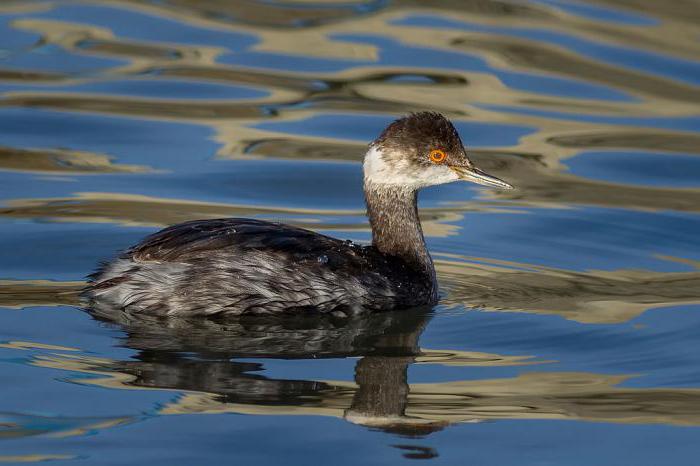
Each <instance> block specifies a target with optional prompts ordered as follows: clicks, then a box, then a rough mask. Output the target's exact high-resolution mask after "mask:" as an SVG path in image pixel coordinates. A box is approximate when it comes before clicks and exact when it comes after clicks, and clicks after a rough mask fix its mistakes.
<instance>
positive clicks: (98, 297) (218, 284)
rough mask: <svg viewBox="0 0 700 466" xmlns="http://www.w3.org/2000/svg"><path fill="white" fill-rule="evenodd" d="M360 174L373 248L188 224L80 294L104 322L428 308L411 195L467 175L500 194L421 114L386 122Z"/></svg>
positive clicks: (162, 235)
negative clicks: (122, 317) (132, 317)
mask: <svg viewBox="0 0 700 466" xmlns="http://www.w3.org/2000/svg"><path fill="white" fill-rule="evenodd" d="M364 172H365V173H364V174H365V184H364V191H365V200H366V203H367V212H368V215H369V219H370V224H371V226H372V237H373V240H372V245H371V246H360V245H356V244H353V243H351V242H349V241H343V240H339V239H335V238H331V237H329V236H325V235H321V234H319V233H315V232H312V231H309V230H304V229H301V228H295V227H292V226H288V225H284V224H280V223H270V222H265V221H261V220H252V219H239V218H230V219H216V220H196V221H191V222H186V223H182V224H179V225H174V226H171V227H169V228H166V229H164V230H161V231H159V232H157V233H155V234H153V235H151V236H149V237H147V238H146V239H145V240H144V241H142V242H141V243H139V244H137V245H135V246H133V247H132V248H130V249H128V250H127V251H125V252H124V253H123V254H122V255H120V256H119V257H118V258H117V259H115V260H114V261H112V262H110V263H108V264H105V265H104V266H103V267H102V268H101V269H100V270H98V271H97V272H95V273H94V274H93V275H92V276H91V277H90V283H89V285H88V287H87V288H86V290H85V293H84V296H86V297H87V299H89V301H90V307H91V309H93V311H94V312H96V313H98V314H101V315H106V316H108V315H109V314H110V313H113V312H126V313H143V314H149V315H163V316H173V315H176V316H196V315H202V316H212V315H244V314H278V313H293V314H301V313H309V312H318V313H332V314H343V315H348V314H356V313H358V312H366V311H369V312H372V311H384V310H390V309H401V308H409V307H415V306H422V305H432V304H434V303H435V302H436V301H437V296H438V295H437V280H436V277H435V269H434V267H433V262H432V259H431V258H430V254H429V253H428V250H427V248H426V245H425V241H424V238H423V232H422V229H421V225H420V221H419V219H418V210H417V192H418V190H419V189H420V188H422V187H425V186H429V185H431V184H440V183H446V182H450V181H455V180H457V179H460V178H461V179H465V177H466V178H469V179H471V180H472V181H477V182H480V183H482V184H490V185H493V186H498V187H503V188H505V187H508V185H507V184H506V183H504V182H502V181H500V180H498V179H496V178H493V177H490V176H488V175H486V174H484V173H483V172H481V171H479V170H478V169H476V168H475V167H473V165H472V164H471V162H470V161H469V159H467V158H466V154H465V153H464V149H463V146H462V143H461V140H460V139H459V136H458V135H457V132H456V130H455V129H454V127H453V126H452V124H451V123H450V122H449V121H448V120H447V119H445V118H444V117H442V116H441V115H438V114H435V113H428V112H424V113H419V114H414V115H411V116H409V117H407V118H403V119H401V120H397V121H396V122H394V123H392V124H391V125H390V126H389V127H388V128H387V129H386V130H385V131H384V132H383V133H382V135H381V136H380V137H379V138H377V140H375V141H374V142H373V143H372V144H371V145H370V149H369V150H368V152H367V155H366V156H365V163H364Z"/></svg>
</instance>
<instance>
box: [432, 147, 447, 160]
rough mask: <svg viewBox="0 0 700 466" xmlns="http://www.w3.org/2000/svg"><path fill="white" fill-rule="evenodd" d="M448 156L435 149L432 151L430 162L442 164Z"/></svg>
mask: <svg viewBox="0 0 700 466" xmlns="http://www.w3.org/2000/svg"><path fill="white" fill-rule="evenodd" d="M446 157H447V155H445V153H444V152H443V151H441V150H440V149H433V150H431V151H430V160H432V161H433V162H434V163H442V162H444V161H445V158H446Z"/></svg>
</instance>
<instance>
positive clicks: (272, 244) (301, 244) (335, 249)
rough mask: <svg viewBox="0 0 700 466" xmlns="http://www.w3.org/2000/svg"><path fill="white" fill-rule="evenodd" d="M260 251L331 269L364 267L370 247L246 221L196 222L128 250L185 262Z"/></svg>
mask: <svg viewBox="0 0 700 466" xmlns="http://www.w3.org/2000/svg"><path fill="white" fill-rule="evenodd" d="M227 249H234V250H237V251H244V250H254V249H260V250H264V251H266V252H276V253H284V254H287V255H290V256H292V257H294V258H296V259H299V260H304V259H313V260H318V261H320V262H324V263H327V264H328V265H329V266H339V265H343V266H346V267H347V266H351V265H354V266H356V267H358V266H359V267H362V265H363V264H362V262H364V261H365V260H366V259H367V257H366V256H367V254H368V251H365V250H366V249H368V248H361V247H358V246H356V245H353V244H352V243H350V242H347V241H341V240H338V239H335V238H331V237H329V236H325V235H321V234H319V233H315V232H313V231H309V230H304V229H302V228H296V227H292V226H289V225H284V224H281V223H271V222H265V221H262V220H253V219H247V218H226V219H215V220H195V221H191V222H185V223H181V224H178V225H174V226H171V227H168V228H165V229H163V230H161V231H159V232H157V233H154V234H152V235H151V236H148V237H147V238H145V239H144V240H143V241H142V242H141V243H139V244H137V245H136V246H134V247H132V248H131V249H129V250H127V251H126V252H125V254H124V257H125V258H132V259H133V260H136V261H186V260H188V259H193V258H198V257H201V256H203V255H206V253H207V252H216V251H221V250H227Z"/></svg>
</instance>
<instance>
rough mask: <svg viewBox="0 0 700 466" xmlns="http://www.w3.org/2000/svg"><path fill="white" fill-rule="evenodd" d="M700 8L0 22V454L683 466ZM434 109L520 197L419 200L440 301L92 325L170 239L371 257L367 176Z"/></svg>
mask: <svg viewBox="0 0 700 466" xmlns="http://www.w3.org/2000/svg"><path fill="white" fill-rule="evenodd" d="M699 38H700V3H698V2H697V1H692V0H684V1H668V2H661V1H657V2H643V1H640V0H595V1H591V2H587V3H584V2H574V1H569V0H537V1H530V2H525V1H518V2H516V1H513V2H510V1H501V0H460V1H456V0H455V1H413V0H397V1H393V2H390V1H383V0H377V1H353V0H347V1H329V2H326V3H321V2H314V1H306V0H298V1H282V0H274V1H273V0H269V1H262V0H261V1H253V0H244V1H235V2H232V1H224V0H201V1H195V0H159V1H156V0H112V1H107V0H105V1H98V0H93V1H88V0H86V1H69V0H66V1H61V0H55V1H50V2H49V1H40V0H38V1H31V0H25V1H12V0H5V1H3V2H2V3H0V93H1V96H0V306H1V307H0V462H7V463H13V462H33V461H42V460H55V461H57V462H59V463H61V464H73V463H75V464H86V463H87V464H119V465H122V464H163V465H192V464H223V463H226V464H280V463H284V464H300V465H308V464H338V465H340V464H343V465H345V464H348V465H350V464H352V465H355V464H399V463H406V462H411V461H413V460H416V459H429V460H431V461H432V462H433V463H434V464H438V463H439V464H445V465H456V464H474V465H511V464H518V465H520V464H528V465H529V464H533V465H534V464H537V465H550V464H551V465H562V464H566V465H632V464H634V465H661V464H663V465H670V464H673V465H695V464H698V463H697V461H698V460H697V458H698V455H699V454H700V446H699V443H698V439H700V340H699V337H698V336H699V335H700V248H699V245H700V240H699V238H700V216H699V215H698V214H699V212H700V110H699V109H700V107H699V106H698V104H699V103H700V41H699V40H698V39H699ZM425 108H430V109H434V110H438V111H441V112H444V113H445V114H448V115H449V116H450V117H451V118H452V119H454V121H455V123H456V125H457V126H458V128H459V130H460V131H461V133H462V136H463V138H464V139H465V142H466V143H467V145H468V148H469V149H470V150H471V153H472V154H473V158H474V159H475V160H476V161H477V162H478V163H479V164H480V165H482V166H483V167H484V168H485V169H487V170H488V171H490V172H492V173H494V174H495V175H497V176H499V177H502V178H504V179H506V180H508V181H510V182H512V183H513V184H515V185H516V186H517V187H518V189H517V190H515V191H512V192H500V191H492V190H489V189H483V188H478V187H475V186H469V185H466V184H452V185H448V186H441V187H437V188H433V189H429V190H427V191H425V192H424V193H423V194H422V197H421V206H422V216H423V223H424V229H425V232H426V234H427V240H428V243H429V246H430V248H431V251H432V253H433V255H434V257H435V259H436V263H437V267H438V274H439V280H440V283H441V294H442V300H441V304H440V305H439V306H437V307H436V308H435V309H432V310H423V311H421V310H417V311H412V312H406V313H390V314H385V315H380V316H375V317H372V318H369V319H364V320H359V321H349V322H348V321H332V320H320V319H311V318H310V319H302V320H295V321H254V320H245V321H236V322H230V323H226V324H217V323H214V322H203V321H195V322H171V323H170V324H169V325H167V326H166V325H163V324H158V323H154V322H149V321H138V322H133V321H132V322H124V323H122V325H118V324H113V323H104V322H98V321H95V320H94V319H92V318H91V317H90V316H88V315H87V314H85V313H84V312H83V311H81V310H80V309H79V308H78V305H79V303H78V301H77V299H76V295H75V293H76V290H77V289H78V288H79V287H80V286H81V283H82V280H83V278H84V276H85V275H86V274H88V273H89V272H90V271H91V270H92V269H93V268H94V267H95V265H96V264H97V263H98V261H100V260H103V259H106V258H109V257H110V256H111V255H112V254H114V252H115V251H116V250H118V249H120V248H123V247H125V246H127V245H129V244H130V243H133V242H135V241H137V240H138V239H139V238H141V237H143V236H144V235H146V234H147V233H149V232H152V231H154V230H155V229H158V228H160V227H163V226H164V225H168V224H172V223H175V222H179V221H184V220H187V219H194V218H207V217H211V218H214V217H221V216H254V217H259V218H266V219H275V220H282V221H285V222H290V223H294V224H297V225H302V226H305V227H308V228H312V229H315V230H319V231H324V232H326V233H328V234H332V235H338V236H342V237H347V238H351V239H353V240H358V241H366V240H367V239H368V238H369V231H368V226H367V223H366V220H365V218H364V215H363V204H362V196H361V189H360V183H361V170H360V161H361V158H362V156H363V150H364V145H365V144H366V143H367V142H368V141H369V140H371V139H373V138H374V137H375V136H376V134H377V133H378V132H379V131H380V130H381V129H382V128H383V127H384V125H386V124H387V123H388V122H389V121H391V120H392V119H393V118H395V117H397V116H398V115H401V114H404V113H406V112H409V111H412V110H418V109H425Z"/></svg>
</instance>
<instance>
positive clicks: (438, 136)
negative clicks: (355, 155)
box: [372, 112, 465, 165]
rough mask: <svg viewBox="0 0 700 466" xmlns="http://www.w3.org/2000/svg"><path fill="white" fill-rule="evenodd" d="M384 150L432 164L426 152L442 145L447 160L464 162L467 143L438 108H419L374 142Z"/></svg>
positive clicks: (421, 162) (440, 147)
mask: <svg viewBox="0 0 700 466" xmlns="http://www.w3.org/2000/svg"><path fill="white" fill-rule="evenodd" d="M372 146H373V147H376V148H377V149H380V150H381V151H382V152H383V153H384V154H393V155H399V154H402V155H404V156H406V155H408V156H410V157H411V158H412V159H413V160H414V161H416V162H419V163H420V164H421V165H422V164H427V165H429V164H430V160H429V159H428V157H427V154H429V153H430V151H432V150H435V149H439V150H442V151H443V152H445V154H446V156H447V160H446V161H447V162H450V161H454V162H457V161H459V162H463V161H464V155H465V154H464V147H463V145H462V140H461V139H460V137H459V133H457V129H455V127H454V125H453V124H452V123H451V122H450V120H448V119H447V118H445V117H444V116H443V115H441V114H439V113H437V112H417V113H411V114H410V115H408V116H405V117H403V118H400V119H398V120H396V121H394V122H393V123H391V124H390V125H389V126H387V127H386V129H385V130H384V131H383V132H382V133H381V134H380V135H379V137H378V138H377V139H375V140H374V142H373V143H372Z"/></svg>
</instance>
